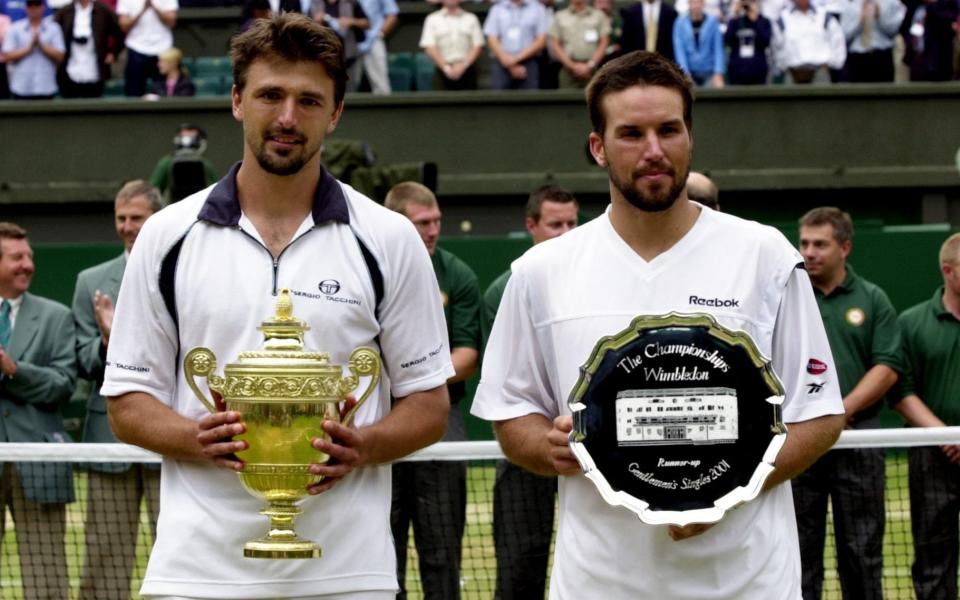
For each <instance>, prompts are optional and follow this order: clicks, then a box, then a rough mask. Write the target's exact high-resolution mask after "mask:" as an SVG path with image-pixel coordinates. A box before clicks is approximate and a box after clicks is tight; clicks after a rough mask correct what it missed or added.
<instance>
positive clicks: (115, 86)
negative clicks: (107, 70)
mask: <svg viewBox="0 0 960 600" xmlns="http://www.w3.org/2000/svg"><path fill="white" fill-rule="evenodd" d="M103 97H104V98H123V80H122V79H108V80H107V82H106V83H105V84H104V85H103Z"/></svg>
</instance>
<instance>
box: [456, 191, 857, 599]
mask: <svg viewBox="0 0 960 600" xmlns="http://www.w3.org/2000/svg"><path fill="white" fill-rule="evenodd" d="M798 263H802V259H801V257H800V255H799V254H798V253H797V251H796V250H795V249H794V248H792V247H791V246H790V245H789V243H788V242H787V241H786V239H785V238H784V237H783V236H782V235H781V234H780V233H779V232H777V231H776V230H774V229H772V228H770V227H765V226H762V225H759V224H757V223H754V222H750V221H745V220H742V219H739V218H736V217H733V216H730V215H726V214H721V213H717V212H714V211H712V210H709V209H706V208H704V209H702V211H701V214H700V217H699V218H698V220H697V222H696V224H695V225H694V227H693V228H692V229H691V230H690V231H689V232H688V233H687V234H686V235H685V236H684V237H683V238H682V239H681V240H680V241H679V242H677V244H675V245H674V246H673V247H672V248H670V249H669V250H668V251H667V252H664V253H663V254H661V255H659V256H657V257H656V258H655V259H653V260H652V261H650V262H646V261H644V260H643V259H642V258H640V257H639V256H638V255H637V254H636V253H635V252H634V251H633V250H632V249H631V248H630V247H629V246H628V245H627V244H626V242H624V241H623V239H622V238H620V236H619V235H618V234H617V233H616V232H615V231H614V229H613V227H612V225H611V224H610V220H609V217H608V215H603V216H601V217H599V218H597V219H595V220H594V221H592V222H590V223H587V224H586V225H583V226H581V227H578V228H577V229H575V230H573V231H571V232H570V233H567V234H565V235H563V236H560V237H559V238H556V239H554V240H550V241H548V242H544V243H542V244H538V245H537V246H535V247H534V248H532V249H531V250H530V251H528V252H527V253H526V254H525V255H524V256H523V257H521V258H520V259H518V260H517V261H515V262H514V263H513V265H512V267H511V272H512V275H511V277H510V281H509V282H508V284H507V288H506V290H505V292H504V296H503V300H502V301H501V303H500V309H499V312H498V313H497V317H496V320H495V321H494V326H493V331H492V332H491V336H490V341H489V343H488V344H487V350H486V354H485V356H484V363H483V372H482V376H481V381H480V386H479V388H478V390H477V394H476V397H475V399H474V402H473V407H472V411H473V413H474V414H475V415H476V416H478V417H481V418H483V419H487V420H491V421H500V420H506V419H511V418H515V417H519V416H523V415H527V414H533V413H539V414H543V415H545V416H547V417H548V418H550V419H553V418H554V417H555V416H558V415H568V414H570V409H569V406H568V404H567V401H568V398H569V396H570V393H571V390H572V389H573V386H574V385H575V383H576V381H577V379H578V376H579V369H580V367H581V366H582V365H583V364H584V363H585V362H586V361H587V359H588V358H589V355H590V353H591V352H592V350H593V348H594V346H595V345H596V344H597V342H598V340H600V338H602V337H604V336H608V335H613V334H616V333H619V332H620V331H621V330H623V329H624V328H625V327H627V326H628V325H629V324H630V322H631V320H632V319H633V318H634V317H636V316H638V315H641V314H664V313H668V312H670V311H677V312H682V313H704V312H706V313H709V314H711V315H713V316H714V317H715V318H716V319H717V320H718V321H719V322H720V323H721V324H723V325H725V326H726V327H729V328H731V329H735V330H744V331H746V332H747V333H749V334H750V335H751V337H752V338H753V340H754V341H755V342H756V344H757V346H758V348H759V349H760V351H761V352H762V353H763V354H764V355H766V356H772V364H773V367H774V369H775V371H776V372H777V373H778V374H779V376H780V378H781V380H782V382H783V384H784V387H785V389H786V399H785V401H784V404H783V419H784V421H785V422H786V423H788V424H789V423H791V422H799V421H805V420H808V419H811V418H815V417H818V416H821V415H825V414H841V413H843V405H842V402H841V399H840V394H839V389H838V386H837V382H836V378H835V377H833V372H834V366H833V359H832V356H831V354H830V347H829V345H828V342H827V338H826V334H825V333H824V329H823V324H822V321H821V319H820V312H819V310H818V308H817V303H816V300H815V298H814V296H813V289H812V287H811V285H810V282H809V279H808V277H807V275H806V272H805V271H803V270H801V269H798V268H797V265H798ZM714 300H720V302H714ZM713 305H727V306H723V307H718V306H713ZM810 359H816V360H819V361H821V362H822V363H824V364H826V365H827V370H826V372H825V373H822V374H816V375H814V374H811V373H808V372H807V364H808V362H809V361H810ZM812 370H815V371H817V372H818V373H819V370H818V369H812ZM808 383H816V384H817V386H814V387H813V388H812V389H816V390H818V391H817V392H816V393H814V394H809V393H808V390H810V389H811V388H809V387H808V386H807V385H806V384H808ZM788 435H789V434H788ZM559 492H560V518H559V526H558V530H557V541H556V554H555V555H554V567H553V573H552V577H551V583H550V597H551V598H552V599H565V598H611V599H614V598H617V599H619V598H670V599H671V600H677V599H685V598H689V599H696V600H704V599H709V598H725V599H737V600H749V599H756V600H776V599H780V598H783V599H791V600H794V599H797V600H799V598H800V556H799V549H798V542H797V531H796V522H795V521H794V517H793V515H794V512H793V498H792V495H791V493H790V486H789V485H780V486H777V487H776V488H774V489H772V490H770V491H768V492H764V493H762V494H761V495H760V496H759V497H758V498H757V499H756V500H754V501H752V502H749V503H747V504H745V505H743V506H741V507H739V508H738V509H736V510H734V511H732V512H729V513H727V514H726V515H725V516H724V518H723V519H722V520H721V521H720V522H719V523H718V524H717V525H715V526H714V527H713V528H711V529H709V530H708V531H706V532H705V533H703V534H702V535H699V536H696V537H694V538H691V539H688V540H684V541H679V542H675V541H673V540H671V539H670V537H669V536H668V534H667V529H666V527H663V526H651V525H646V524H644V523H643V522H641V521H640V520H639V519H638V518H637V517H636V515H634V513H632V512H630V511H629V510H627V509H625V508H622V507H612V506H610V505H608V504H607V503H606V502H604V500H603V499H602V498H601V496H600V493H599V492H598V491H597V489H596V488H595V487H594V485H593V484H592V483H591V482H590V481H589V480H588V479H587V478H586V477H585V476H582V475H580V476H576V477H561V478H560V488H559Z"/></svg>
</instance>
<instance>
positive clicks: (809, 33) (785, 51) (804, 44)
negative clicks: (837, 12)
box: [772, 5, 847, 70]
mask: <svg viewBox="0 0 960 600" xmlns="http://www.w3.org/2000/svg"><path fill="white" fill-rule="evenodd" d="M772 45H773V52H774V56H775V57H776V61H777V65H778V66H779V68H780V69H783V70H786V69H791V68H814V69H815V68H819V67H822V66H824V65H826V66H828V67H830V68H831V69H839V68H841V67H843V64H844V63H845V62H846V60H847V42H846V39H845V38H844V35H843V28H842V27H841V26H840V23H839V22H838V21H837V19H836V18H834V17H833V16H831V15H829V14H828V13H827V12H826V10H824V9H823V8H818V7H815V6H813V5H811V6H810V8H809V9H808V10H807V11H806V12H803V11H801V10H799V9H797V8H795V7H793V8H788V9H786V10H784V11H783V12H782V13H781V14H780V18H779V19H778V20H777V21H776V22H775V23H774V27H773V43H772Z"/></svg>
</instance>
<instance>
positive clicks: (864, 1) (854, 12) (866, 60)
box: [840, 0, 906, 83]
mask: <svg viewBox="0 0 960 600" xmlns="http://www.w3.org/2000/svg"><path fill="white" fill-rule="evenodd" d="M905 14H906V7H904V5H903V3H901V2H900V0H843V2H841V4H840V24H841V25H842V26H843V33H844V35H845V36H846V39H847V79H848V80H849V81H851V82H853V83H865V82H873V81H891V82H892V81H893V46H894V41H895V39H896V37H897V33H899V31H900V24H901V23H902V22H903V17H904V15H905Z"/></svg>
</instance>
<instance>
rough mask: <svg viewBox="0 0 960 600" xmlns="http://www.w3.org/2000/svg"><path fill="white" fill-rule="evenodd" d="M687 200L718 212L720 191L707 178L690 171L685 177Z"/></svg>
mask: <svg viewBox="0 0 960 600" xmlns="http://www.w3.org/2000/svg"><path fill="white" fill-rule="evenodd" d="M687 198H689V199H691V200H693V201H694V202H699V203H700V204H702V205H704V206H706V207H708V208H712V209H713V210H720V190H718V189H717V186H716V184H715V183H713V181H712V180H711V179H710V178H709V177H707V176H706V175H704V174H703V173H700V172H698V171H690V175H689V176H688V177H687Z"/></svg>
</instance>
